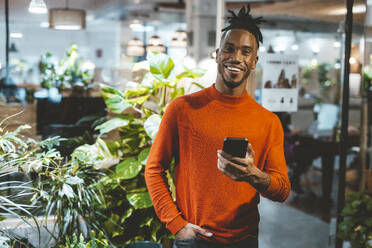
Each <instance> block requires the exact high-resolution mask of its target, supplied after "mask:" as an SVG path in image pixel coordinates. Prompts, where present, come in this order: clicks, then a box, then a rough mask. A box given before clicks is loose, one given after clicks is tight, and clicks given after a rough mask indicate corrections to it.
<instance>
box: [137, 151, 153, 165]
mask: <svg viewBox="0 0 372 248" xmlns="http://www.w3.org/2000/svg"><path fill="white" fill-rule="evenodd" d="M149 153H150V148H145V149H143V150H142V151H141V152H140V154H139V155H138V162H140V163H141V164H142V165H146V162H147V157H148V156H149Z"/></svg>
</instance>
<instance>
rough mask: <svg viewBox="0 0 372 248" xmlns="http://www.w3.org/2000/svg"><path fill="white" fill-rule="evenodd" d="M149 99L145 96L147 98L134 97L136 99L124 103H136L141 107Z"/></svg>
mask: <svg viewBox="0 0 372 248" xmlns="http://www.w3.org/2000/svg"><path fill="white" fill-rule="evenodd" d="M149 97H150V95H147V96H139V97H136V98H132V99H129V100H127V101H126V102H127V103H136V104H139V105H143V104H144V103H145V102H146V101H147V99H148V98H149Z"/></svg>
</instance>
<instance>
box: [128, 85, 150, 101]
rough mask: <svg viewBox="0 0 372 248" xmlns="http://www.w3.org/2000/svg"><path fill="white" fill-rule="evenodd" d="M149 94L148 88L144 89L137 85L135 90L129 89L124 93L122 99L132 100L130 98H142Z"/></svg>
mask: <svg viewBox="0 0 372 248" xmlns="http://www.w3.org/2000/svg"><path fill="white" fill-rule="evenodd" d="M149 92H150V88H149V87H145V86H142V85H139V86H138V87H137V88H136V89H129V90H126V91H125V92H124V97H125V98H126V99H129V98H132V97H138V96H143V95H145V94H147V93H149Z"/></svg>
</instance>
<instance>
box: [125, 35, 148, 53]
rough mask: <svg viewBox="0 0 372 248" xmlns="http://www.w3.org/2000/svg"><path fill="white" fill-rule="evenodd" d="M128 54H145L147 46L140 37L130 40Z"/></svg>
mask: <svg viewBox="0 0 372 248" xmlns="http://www.w3.org/2000/svg"><path fill="white" fill-rule="evenodd" d="M126 54H127V56H143V55H144V54H145V47H144V45H143V42H142V41H141V40H139V39H138V38H133V39H131V40H130V41H129V42H128V46H127V52H126Z"/></svg>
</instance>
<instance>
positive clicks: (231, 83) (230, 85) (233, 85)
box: [221, 70, 251, 89]
mask: <svg viewBox="0 0 372 248" xmlns="http://www.w3.org/2000/svg"><path fill="white" fill-rule="evenodd" d="M250 73H251V70H248V71H247V72H246V73H245V74H244V76H243V78H242V80H240V81H238V82H234V81H228V80H227V79H226V78H225V76H224V74H223V73H221V76H222V80H223V83H224V84H225V85H226V86H227V87H228V88H229V89H234V88H236V87H238V86H239V85H241V84H242V83H243V82H244V81H245V80H247V78H248V76H249V74H250Z"/></svg>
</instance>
